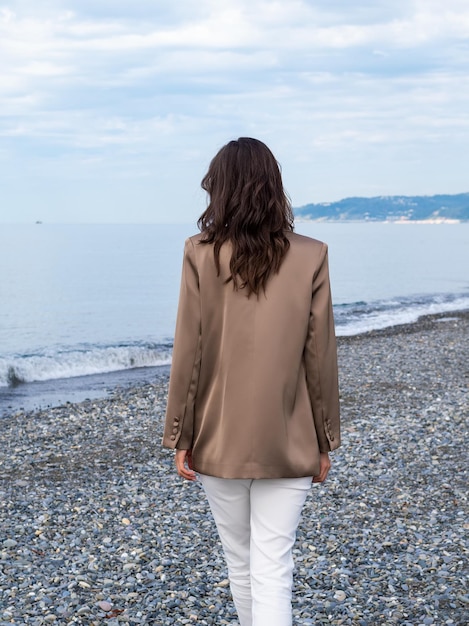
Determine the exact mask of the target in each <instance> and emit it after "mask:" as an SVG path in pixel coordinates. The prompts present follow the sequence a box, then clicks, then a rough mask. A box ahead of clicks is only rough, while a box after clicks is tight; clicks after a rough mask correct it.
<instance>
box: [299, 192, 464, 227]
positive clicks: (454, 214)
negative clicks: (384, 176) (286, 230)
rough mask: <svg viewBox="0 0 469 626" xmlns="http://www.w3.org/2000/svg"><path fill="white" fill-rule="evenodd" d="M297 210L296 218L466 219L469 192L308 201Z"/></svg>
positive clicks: (374, 220) (382, 220)
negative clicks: (313, 202)
mask: <svg viewBox="0 0 469 626" xmlns="http://www.w3.org/2000/svg"><path fill="white" fill-rule="evenodd" d="M294 213H295V217H299V218H304V219H311V220H321V221H327V220H333V221H336V220H365V221H370V222H385V221H404V220H405V221H417V220H418V221H420V220H425V221H445V220H459V221H463V220H469V193H459V194H454V195H437V196H378V197H376V198H345V199H344V200H339V201H338V202H320V203H319V204H306V205H305V206H302V207H298V208H295V209H294Z"/></svg>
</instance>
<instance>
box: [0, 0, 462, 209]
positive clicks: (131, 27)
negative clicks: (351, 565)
mask: <svg viewBox="0 0 469 626" xmlns="http://www.w3.org/2000/svg"><path fill="white" fill-rule="evenodd" d="M468 42H469V6H468V5H467V2H466V1H463V0H447V2H445V3H442V2H440V1H437V0H414V1H410V2H409V1H408V0H394V1H392V2H391V0H377V1H375V0H357V2H355V3H343V2H342V1H339V0H321V1H318V2H314V3H311V2H307V1H306V0H292V1H291V2H288V3H287V2H284V1H282V2H281V1H275V0H274V1H271V0H269V1H267V0H249V1H248V0H224V1H223V2H220V1H219V0H200V1H199V2H197V3H195V2H193V1H190V0H181V1H179V2H169V1H162V0H151V1H150V0H141V1H140V2H138V3H136V6H132V4H129V3H128V2H123V1H119V0H115V1H113V2H111V1H108V0H101V1H100V2H98V3H96V2H91V1H89V0H81V1H80V3H77V2H67V1H66V0H63V1H60V0H43V1H42V2H40V3H37V2H34V3H33V1H32V0H17V1H16V2H14V3H13V2H11V3H8V2H7V3H6V4H5V5H4V6H3V8H2V9H0V72H1V75H2V80H1V81H0V109H1V111H2V114H1V116H0V136H1V137H3V138H4V140H5V141H6V142H7V148H6V149H4V150H3V151H2V154H1V155H0V159H1V160H2V163H3V165H4V172H5V174H4V175H5V176H7V173H6V172H7V170H8V177H9V180H13V179H14V178H15V176H18V175H17V174H15V171H19V168H18V167H17V164H18V163H21V165H22V169H23V170H24V169H25V168H26V170H27V171H28V172H39V171H40V172H41V176H42V177H43V178H44V179H47V178H48V179H49V181H50V184H51V185H52V184H54V176H55V172H56V171H57V169H60V167H62V165H63V164H64V163H66V164H68V165H67V167H66V170H67V172H71V171H72V170H73V165H75V174H74V175H75V176H78V177H79V176H82V178H83V179H84V180H85V179H86V180H88V179H89V178H90V177H91V178H92V177H93V176H98V175H99V176H102V177H103V176H104V177H109V176H111V175H112V173H113V172H114V173H115V172H116V171H118V172H120V173H121V174H122V173H123V172H127V176H129V172H133V173H134V175H135V180H137V178H141V176H142V174H141V173H142V172H146V173H148V175H149V176H151V174H152V172H155V171H159V172H162V171H163V169H164V168H167V170H168V171H169V172H171V171H177V169H178V162H179V161H180V162H182V163H183V165H182V166H181V167H182V169H184V168H187V169H184V171H189V169H188V168H190V167H194V168H195V167H200V161H201V159H202V160H203V161H204V162H206V161H208V159H209V158H210V157H211V156H212V153H213V151H214V150H215V149H216V148H217V147H218V146H219V145H220V144H221V143H223V142H224V141H225V140H226V139H228V138H230V137H231V136H233V135H237V134H248V133H250V134H253V135H257V136H261V137H263V138H265V140H266V141H268V142H270V143H271V144H272V145H273V146H277V147H278V149H279V151H281V152H282V153H283V154H284V155H285V157H284V159H282V158H281V154H280V155H279V156H280V158H281V160H282V161H285V162H286V163H287V166H286V170H288V169H289V168H288V163H290V164H298V163H305V164H306V163H308V162H310V163H314V164H316V163H317V159H320V158H321V156H322V157H323V158H324V159H325V161H327V162H329V159H331V158H332V156H333V155H334V154H336V155H338V154H339V153H340V155H341V156H340V158H337V168H339V167H345V166H346V163H345V162H346V160H347V157H348V158H353V159H354V161H356V163H357V164H359V163H362V166H363V169H362V171H365V170H366V169H367V168H369V167H370V164H371V165H373V168H374V169H376V168H377V167H378V165H379V164H378V162H377V155H378V150H379V149H381V150H382V151H383V153H384V154H386V155H393V156H392V159H391V157H389V158H390V159H391V160H390V161H389V162H388V163H386V167H388V168H390V167H392V168H394V169H393V171H394V172H395V174H393V176H392V177H391V178H393V180H396V181H398V180H399V175H402V176H403V174H402V172H403V169H402V166H401V165H400V163H399V156H401V160H402V161H405V159H406V158H407V154H408V153H409V151H414V152H415V153H418V154H419V155H424V154H425V146H428V145H429V144H434V143H437V142H440V149H441V151H446V152H448V153H451V152H454V159H456V156H458V157H459V154H460V153H459V152H458V150H459V145H460V143H461V141H462V140H463V138H465V139H466V140H467V139H469V137H468V133H469V130H468V128H467V123H466V111H467V106H468V100H469V80H468V77H467V64H468V62H469V43H468ZM178 155H183V156H182V157H180V156H178ZM312 155H313V156H312ZM419 158H420V157H419ZM422 158H423V157H422ZM426 158H428V159H430V158H433V159H434V161H438V162H439V156H438V155H435V154H434V153H432V151H430V150H429V151H428V156H427V157H426ZM178 159H179V161H178ZM342 159H343V160H344V164H340V161H341V160H342ZM54 161H55V163H56V167H53V166H52V165H51V164H52V163H54ZM373 161H375V163H374V164H373ZM391 161H392V162H391ZM90 163H93V164H94V165H95V167H94V170H93V168H91V169H90V167H89V166H88V165H89V164H90ZM305 167H306V166H305ZM356 167H358V165H357V166H356ZM448 167H453V169H454V171H459V170H458V167H459V165H458V164H457V163H456V162H455V161H451V165H450V162H448ZM5 168H6V169H5ZM9 168H10V169H9ZM306 171H307V170H306V169H305V170H303V169H301V168H299V170H298V172H299V174H298V176H296V175H295V176H294V180H295V182H294V186H295V192H294V193H295V194H297V195H298V196H299V197H301V202H307V201H310V200H313V199H314V197H309V198H308V197H305V196H306V195H307V194H310V193H312V192H311V191H310V189H311V187H310V185H309V184H305V183H302V182H301V180H300V179H299V175H300V174H301V175H303V176H304V175H305V174H306ZM181 173H182V171H181ZM121 174H120V175H121ZM67 175H68V174H67ZM357 175H360V173H358V174H357ZM380 176H381V175H380ZM380 176H378V178H380ZM338 178H339V179H341V180H342V179H344V180H349V177H348V176H345V175H344V176H342V175H341V176H339V177H338ZM404 179H405V176H403V180H404ZM415 180H416V186H418V187H419V189H418V191H420V190H421V186H422V185H423V184H424V178H423V176H420V175H419V176H418V177H417V178H416V179H415ZM451 180H453V181H454V175H452V178H451ZM175 184H176V183H175ZM405 184H406V185H407V184H408V182H406V183H405ZM452 184H454V183H452ZM321 185H322V187H321V189H320V191H318V190H319V188H318V187H316V191H317V192H319V193H321V194H322V195H323V197H324V196H326V197H325V199H327V194H328V193H331V194H332V193H334V197H337V195H336V194H337V193H344V194H347V193H354V186H353V181H349V182H347V185H348V186H347V185H344V186H343V187H341V188H340V189H341V191H338V190H337V188H334V189H333V190H330V191H329V192H328V182H327V181H326V180H324V181H321ZM360 185H361V186H360V188H363V185H365V186H366V183H363V184H362V183H360ZM370 185H371V183H370ZM442 185H444V183H443V182H442ZM461 185H463V183H462V182H461ZM370 188H371V186H370ZM11 189H12V193H13V192H14V188H13V187H11ZM347 190H349V191H347ZM461 190H462V189H461ZM401 192H402V189H397V188H396V193H401ZM292 195H294V194H293V193H292Z"/></svg>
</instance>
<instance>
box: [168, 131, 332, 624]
mask: <svg viewBox="0 0 469 626" xmlns="http://www.w3.org/2000/svg"><path fill="white" fill-rule="evenodd" d="M202 187H203V189H205V190H206V191H207V193H208V195H209V204H208V207H207V209H206V211H205V212H204V213H203V214H202V216H201V217H200V219H199V222H198V225H199V228H200V230H201V233H200V234H198V235H195V236H193V237H191V238H189V239H188V240H187V241H186V244H185V251H184V261H183V271H182V282H181V292H180V300H179V308H178V316H177V323H176V332H175V340H174V349H173V361H172V367H171V378H170V386H169V395H168V405H167V414H166V424H165V432H164V438H163V445H164V446H166V447H169V448H176V457H175V460H176V468H177V471H178V473H179V475H180V476H182V477H183V478H185V479H187V480H195V479H196V474H195V473H196V472H197V473H198V474H199V475H200V480H201V482H202V485H203V487H204V490H205V492H206V494H207V498H208V501H209V504H210V507H211V510H212V513H213V516H214V519H215V522H216V525H217V529H218V532H219V535H220V540H221V543H222V546H223V549H224V553H225V556H226V560H227V565H228V572H229V579H230V586H231V591H232V594H233V599H234V602H235V606H236V609H237V611H238V616H239V620H240V624H241V626H251V625H253V626H288V625H290V624H291V623H292V610H291V592H292V574H293V558H292V548H293V544H294V541H295V534H296V529H297V526H298V522H299V518H300V513H301V509H302V506H303V504H304V501H305V498H306V495H307V493H308V490H309V487H310V485H311V481H313V482H322V481H324V480H325V478H326V476H327V473H328V471H329V468H330V461H329V454H328V453H329V452H330V451H331V450H334V449H335V448H337V447H338V446H339V445H340V432H339V400H338V385H337V357H336V342H335V334H334V321H333V316H332V304H331V296H330V287H329V274H328V264H327V246H326V245H325V244H323V243H321V242H319V241H316V240H314V239H310V238H308V237H303V236H300V235H297V234H294V233H293V214H292V210H291V206H290V203H289V201H288V199H287V197H286V194H285V192H284V189H283V185H282V178H281V174H280V168H279V165H278V163H277V161H276V160H275V158H274V156H273V154H272V153H271V151H270V150H269V148H268V147H267V146H266V145H265V144H263V143H262V142H260V141H258V140H256V139H250V138H246V137H242V138H240V139H238V140H237V141H230V142H229V143H228V144H227V145H226V146H224V147H223V148H222V149H221V150H220V151H219V152H218V154H217V155H216V156H215V157H214V159H213V160H212V162H211V164H210V167H209V170H208V172H207V174H206V176H205V177H204V179H203V181H202Z"/></svg>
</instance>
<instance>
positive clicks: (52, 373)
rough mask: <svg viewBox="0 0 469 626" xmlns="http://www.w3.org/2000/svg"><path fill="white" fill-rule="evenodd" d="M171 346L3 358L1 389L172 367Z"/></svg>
mask: <svg viewBox="0 0 469 626" xmlns="http://www.w3.org/2000/svg"><path fill="white" fill-rule="evenodd" d="M170 362H171V347H170V346H169V345H153V346H151V345H130V346H106V347H90V348H89V349H75V350H58V351H56V352H53V351H52V350H47V351H43V352H42V353H36V354H32V355H24V356H6V357H0V387H7V386H15V385H18V384H21V383H28V382H35V381H44V380H54V379H59V378H72V377H74V376H86V375H89V374H102V373H106V372H116V371H119V370H127V369H132V368H137V367H149V366H157V365H168V364H169V363H170Z"/></svg>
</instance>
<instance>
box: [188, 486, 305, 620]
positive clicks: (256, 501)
mask: <svg viewBox="0 0 469 626" xmlns="http://www.w3.org/2000/svg"><path fill="white" fill-rule="evenodd" d="M200 480H201V482H202V485H203V487H204V490H205V493H206V494H207V498H208V501H209V504H210V508H211V511H212V514H213V517H214V519H215V523H216V525H217V529H218V533H219V535H220V540H221V543H222V546H223V551H224V553H225V557H226V562H227V565H228V574H229V579H230V587H231V593H232V594H233V600H234V603H235V606H236V610H237V612H238V617H239V621H240V625H241V626H291V624H292V607H291V596H292V585H293V555H292V549H293V544H294V543H295V537H296V529H297V527H298V523H299V521H300V515H301V509H302V508H303V504H304V502H305V499H306V496H307V494H308V491H309V489H310V487H311V477H306V478H278V479H270V478H269V479H258V480H253V479H228V478H215V477H214V476H206V475H200Z"/></svg>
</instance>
